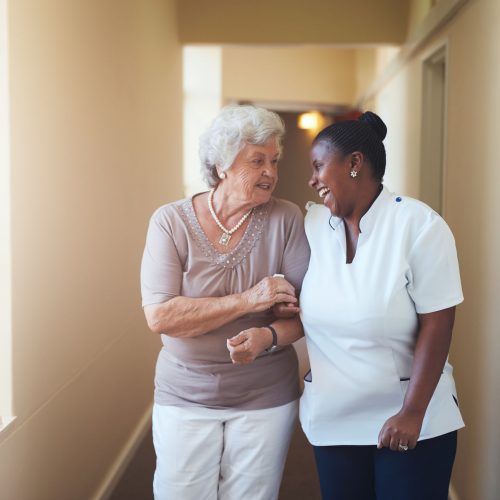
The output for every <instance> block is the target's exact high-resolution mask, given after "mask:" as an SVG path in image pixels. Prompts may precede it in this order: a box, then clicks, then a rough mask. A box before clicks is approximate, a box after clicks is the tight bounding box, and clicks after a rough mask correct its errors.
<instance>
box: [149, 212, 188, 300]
mask: <svg viewBox="0 0 500 500" xmlns="http://www.w3.org/2000/svg"><path fill="white" fill-rule="evenodd" d="M182 272H183V271H182V263H181V260H180V258H179V254H178V252H177V248H176V246H175V243H174V239H173V235H172V230H171V228H170V225H169V224H168V218H167V217H166V215H165V214H163V215H162V216H161V217H160V214H159V212H158V211H157V212H155V214H154V215H153V216H152V217H151V220H150V222H149V228H148V234H147V237H146V246H145V248H144V254H143V257H142V265H141V293H142V306H143V307H144V306H147V305H150V304H160V303H162V302H166V301H167V300H170V299H172V298H174V297H176V296H178V295H180V291H181V286H182Z"/></svg>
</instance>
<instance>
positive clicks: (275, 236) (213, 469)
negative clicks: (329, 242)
mask: <svg viewBox="0 0 500 500" xmlns="http://www.w3.org/2000/svg"><path fill="white" fill-rule="evenodd" d="M283 134H284V127H283V124H282V121H281V119H280V118H279V117H278V116H277V115H276V114H275V113H272V112H270V111H267V110H264V109H261V108H256V107H253V106H231V107H226V108H224V109H223V110H222V111H221V113H220V114H219V115H218V116H217V117H216V119H215V120H214V122H213V123H212V125H211V126H210V128H209V129H208V131H207V132H206V133H205V134H204V135H203V137H202V138H201V146H200V157H201V162H202V165H203V172H204V176H205V180H206V181H207V183H208V185H209V187H210V188H211V189H210V191H208V192H204V193H199V194H196V195H195V196H193V197H190V198H187V199H184V200H180V201H177V202H174V203H170V204H168V205H165V206H163V207H161V208H159V209H158V210H156V212H155V213H154V214H153V216H152V218H151V221H150V225H149V230H148V235H147V241H146V247H145V250H144V257H143V262H142V271H141V284H142V297H143V307H144V312H145V315H146V319H147V322H148V325H149V327H150V329H151V330H152V331H153V332H155V333H158V334H161V338H162V342H163V348H162V350H161V352H160V354H159V357H158V363H157V367H156V377H155V405H154V410H153V440H154V445H155V449H156V454H157V468H156V472H155V477H154V494H155V498H156V499H157V500H158V499H174V498H176V499H182V500H190V499H193V500H199V499H201V498H204V499H217V498H218V499H228V500H229V499H231V500H233V499H236V498H251V499H252V500H257V499H262V500H264V499H269V500H270V499H275V498H277V495H278V490H279V486H280V481H281V475H282V471H283V467H284V462H285V457H286V453H287V449H288V445H289V441H290V436H291V432H292V428H293V425H294V421H295V417H296V413H297V406H298V403H297V398H298V395H299V389H298V385H297V358H296V355H295V352H294V350H293V348H292V347H291V346H286V345H287V344H289V343H290V341H291V340H290V339H295V338H297V337H298V336H300V334H301V327H300V325H299V324H298V322H297V321H296V320H294V319H293V316H295V315H296V313H297V312H298V307H297V298H296V293H297V291H298V290H299V288H300V285H301V283H302V278H303V276H304V273H305V270H306V267H307V263H308V259H309V247H308V244H307V240H306V238H305V234H304V230H303V222H302V215H301V213H300V211H299V209H298V208H297V207H296V206H295V205H293V204H292V203H289V202H287V201H283V200H279V199H275V198H273V197H272V193H273V191H274V189H275V187H276V183H277V181H278V161H279V158H280V155H281V139H282V137H283ZM277 274H278V275H279V276H275V275H277ZM278 317H280V318H281V319H278ZM287 318H291V319H287ZM283 346H285V347H283Z"/></svg>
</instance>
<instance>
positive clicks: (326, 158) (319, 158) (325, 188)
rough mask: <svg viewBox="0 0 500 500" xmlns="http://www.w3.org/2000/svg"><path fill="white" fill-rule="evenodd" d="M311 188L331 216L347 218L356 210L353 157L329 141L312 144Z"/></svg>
mask: <svg viewBox="0 0 500 500" xmlns="http://www.w3.org/2000/svg"><path fill="white" fill-rule="evenodd" d="M311 166H312V175H311V179H310V180H309V186H310V187H311V188H312V189H314V190H315V191H317V193H318V194H319V196H320V198H322V199H323V203H324V205H325V206H326V207H328V208H329V209H330V212H331V213H332V215H335V216H336V217H342V218H343V217H345V216H346V215H348V214H350V212H351V211H352V209H353V207H354V202H355V196H356V193H355V191H354V188H355V183H353V182H352V178H351V176H350V171H351V166H352V163H351V155H350V154H347V155H344V154H342V153H341V152H340V151H339V150H337V149H336V148H335V147H334V146H333V145H331V144H330V143H329V142H326V141H319V142H316V143H315V144H313V147H312V149H311Z"/></svg>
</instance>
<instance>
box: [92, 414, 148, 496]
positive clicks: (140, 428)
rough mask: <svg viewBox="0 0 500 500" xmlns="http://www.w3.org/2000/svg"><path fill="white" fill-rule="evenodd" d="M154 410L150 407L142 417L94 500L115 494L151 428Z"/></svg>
mask: <svg viewBox="0 0 500 500" xmlns="http://www.w3.org/2000/svg"><path fill="white" fill-rule="evenodd" d="M152 409H153V407H152V406H150V407H148V409H147V410H146V411H145V413H144V415H143V416H142V417H141V419H140V421H139V423H138V424H137V426H136V428H135V429H134V431H133V432H132V434H131V436H130V437H129V439H128V440H127V442H126V443H125V445H124V446H123V448H122V450H121V451H120V453H119V455H118V457H117V458H116V460H115V462H114V463H113V464H112V465H111V467H110V468H109V471H108V473H107V474H106V476H105V477H104V479H103V481H102V482H101V484H100V485H99V488H98V489H97V491H96V493H95V494H94V496H93V497H92V500H107V499H108V498H109V497H110V496H111V493H113V490H114V489H115V487H116V485H117V484H118V481H119V480H120V478H121V477H122V475H123V473H124V472H125V469H126V468H127V466H128V464H129V463H130V461H131V460H132V458H133V457H134V454H135V452H136V451H137V448H138V447H139V445H140V444H141V443H142V440H143V439H144V437H145V436H146V434H147V433H148V431H149V429H150V427H151V412H152Z"/></svg>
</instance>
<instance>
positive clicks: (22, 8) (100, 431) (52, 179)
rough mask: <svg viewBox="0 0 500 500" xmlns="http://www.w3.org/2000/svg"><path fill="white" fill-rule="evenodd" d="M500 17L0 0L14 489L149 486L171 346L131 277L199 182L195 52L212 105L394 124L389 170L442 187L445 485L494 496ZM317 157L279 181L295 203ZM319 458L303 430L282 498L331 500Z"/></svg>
mask: <svg viewBox="0 0 500 500" xmlns="http://www.w3.org/2000/svg"><path fill="white" fill-rule="evenodd" d="M498 26H500V1H498V0H380V1H379V2H372V1H369V0H351V1H350V2H344V1H341V0H332V1H328V2H326V1H324V0H298V1H296V2H288V1H286V0H273V1H266V0H254V2H251V3H249V2H235V1H234V0H214V1H210V2H200V1H199V0H149V1H148V2H144V1H143V0H110V1H108V2H102V1H100V0H74V1H72V2H68V1H67V0H44V1H43V2H32V1H31V0H0V497H2V500H3V498H5V499H6V500H67V499H71V500H89V499H90V500H106V499H107V498H110V497H111V495H112V494H113V491H114V497H113V498H114V499H115V500H119V499H123V500H126V499H128V498H130V499H131V498H132V497H133V496H134V495H139V498H142V497H141V495H143V494H145V495H149V494H150V492H149V491H150V489H149V482H150V477H151V473H152V469H153V467H154V464H153V461H154V458H153V454H152V449H151V445H150V440H149V439H148V438H147V437H145V436H147V432H148V427H149V421H150V415H149V414H150V408H151V403H152V390H153V387H152V386H153V373H154V367H155V362H156V358H157V354H158V350H159V348H160V342H159V339H158V338H157V337H155V336H154V335H153V334H151V332H149V331H148V328H147V325H146V323H145V321H144V315H143V312H142V310H141V307H140V291H139V276H138V275H139V268H140V261H141V255H142V251H143V248H144V237H145V234H146V229H147V224H148V220H149V217H150V216H151V213H153V211H154V210H155V209H156V208H157V207H159V206H161V205H163V204H165V203H168V202H171V201H173V200H178V199H180V198H182V197H183V196H184V195H185V192H186V182H185V178H184V174H183V168H184V166H185V162H186V159H187V158H188V157H189V155H188V154H186V151H185V150H184V148H183V143H184V138H185V137H186V136H187V135H188V131H186V130H185V123H186V120H185V115H184V109H183V105H184V102H185V100H186V98H187V95H186V88H185V84H186V81H185V80H186V79H185V75H184V74H183V69H184V66H183V64H184V63H183V53H184V50H185V49H186V47H205V48H206V47H210V48H212V49H213V51H214V53H216V54H217V57H218V66H217V70H216V73H213V72H212V71H207V72H206V73H205V75H209V76H210V79H211V80H214V81H216V82H217V85H218V87H217V89H216V92H214V95H215V101H216V108H217V109H218V107H220V106H222V105H224V104H227V103H233V102H253V103H256V104H260V105H264V106H267V107H269V108H271V109H275V110H278V111H280V112H283V113H288V114H289V115H290V116H292V114H294V113H295V114H296V113H302V112H303V111H317V112H320V113H325V115H326V114H328V113H330V112H332V113H341V112H345V113H347V112H351V111H353V110H356V109H360V110H367V109H371V110H374V111H376V112H377V113H378V114H380V115H381V116H382V117H383V119H384V121H385V123H386V124H387V127H388V130H389V131H390V133H389V134H388V136H387V139H386V142H385V144H386V149H387V159H388V168H387V174H386V176H385V179H384V183H385V184H386V185H387V186H388V187H389V188H390V190H391V191H394V192H398V193H401V194H402V195H408V196H411V197H415V198H424V197H425V196H426V194H429V193H430V195H431V197H434V198H433V199H435V200H437V202H436V203H438V204H439V205H440V207H439V209H440V210H441V212H442V214H443V216H444V218H445V219H446V221H447V223H448V224H449V226H450V228H451V229H452V232H453V234H454V236H455V240H456V246H457V249H458V255H459V261H460V271H461V278H462V286H463V290H464V295H465V302H464V303H463V304H462V305H460V307H459V308H458V309H457V316H456V321H455V327H454V339H453V343H452V349H451V352H450V360H451V363H452V364H453V366H454V369H455V372H454V376H455V380H456V382H457V387H458V393H459V400H460V408H461V411H462V413H463V416H464V420H465V422H466V428H465V429H464V430H462V431H461V432H460V437H459V439H460V445H459V449H458V454H457V458H456V462H455V468H454V474H453V477H452V490H451V493H450V498H452V500H498V492H500V475H499V474H498V471H499V470H500V433H499V432H497V431H496V429H497V428H498V422H499V421H500V391H498V388H497V382H498V380H500V364H499V363H498V356H499V353H500V336H499V335H498V334H499V326H498V325H499V324H500V309H499V307H498V298H499V297H500V262H499V260H498V255H500V235H499V234H498V231H497V228H498V214H499V213H500V169H499V168H498V165H497V164H498V158H497V157H498V151H497V150H498V131H499V130H500V93H499V92H498V89H499V88H500V64H499V63H500V56H499V51H498V47H500V31H499V30H498ZM206 79H207V80H208V76H207V77H206ZM200 81H201V83H203V81H204V80H203V75H202V78H201V80H200V79H198V82H200ZM434 84H436V85H438V88H439V92H438V93H439V94H440V97H438V98H437V99H436V96H435V95H434V97H432V95H431V94H432V92H429V88H433V87H432V86H433V85H434ZM434 88H436V87H434ZM214 95H212V96H211V97H214ZM191 97H193V96H191ZM198 97H200V96H199V95H194V98H198ZM194 102H195V106H194V108H195V109H196V110H198V111H200V112H201V110H202V106H201V105H199V104H198V101H196V99H195V101H194ZM435 103H438V104H437V105H435ZM429 110H430V111H435V112H436V115H439V120H440V124H439V127H437V128H436V129H432V130H438V132H434V131H433V132H430V131H431V127H430V125H432V124H434V122H435V118H434V116H435V115H433V114H432V113H430V112H429ZM208 114H210V113H208ZM206 115H207V113H205V116H204V118H203V119H206V117H207V116H206ZM195 118H196V117H195ZM290 120H292V118H290ZM293 120H295V118H294V119H293ZM199 121H200V122H201V119H199ZM290 123H291V122H290ZM300 133H301V134H303V135H302V136H300V137H301V138H300V141H302V140H304V138H306V139H308V138H307V137H306V135H305V134H306V133H308V132H304V131H301V132H300ZM294 134H295V135H294ZM297 134H299V132H297V131H293V133H291V134H290V137H294V138H295V139H296V138H297V137H299V136H298V135H297ZM295 139H294V141H295V143H294V145H296V143H298V142H299V140H298V139H297V140H295ZM308 140H309V139H308ZM304 142H307V141H304ZM436 143H438V144H439V146H436ZM195 149H196V146H193V147H191V148H190V151H191V152H192V154H193V156H194V157H195V156H196V150H195ZM288 151H289V155H290V157H294V156H297V157H298V153H296V150H295V149H293V148H292V147H288ZM286 161H288V160H287V157H286V151H285V158H284V163H283V165H285V162H286ZM434 161H435V162H436V163H434ZM303 163H305V161H304V160H303V159H302V160H299V161H298V165H294V166H293V167H290V170H289V171H288V172H289V176H288V178H287V175H286V173H287V171H286V170H285V171H283V172H280V176H281V179H282V181H283V182H282V185H281V186H280V188H279V189H285V190H286V193H285V194H283V193H280V195H281V196H286V197H293V196H295V195H297V200H301V201H300V203H301V204H302V203H303V199H304V197H306V196H308V195H307V194H305V193H304V192H303V191H301V189H300V188H299V187H297V186H298V185H301V186H302V185H303V184H304V183H303V182H302V181H301V180H299V179H302V177H301V175H302V173H301V168H302V164H303ZM431 163H432V164H431ZM290 165H291V163H290ZM191 167H192V169H194V170H195V171H197V170H198V165H191ZM305 168H307V167H305ZM292 172H293V173H292ZM305 189H307V188H305ZM299 191H301V192H300V193H299ZM292 192H293V193H294V194H293V196H292V194H288V193H292ZM426 199H427V198H426ZM302 354H303V358H302V363H303V364H304V363H307V359H306V357H305V355H304V352H302ZM137 449H138V450H139V452H138V454H137V460H132V461H131V462H130V460H131V458H132V457H133V456H134V453H135V450H137ZM129 462H130V467H129V469H128V470H127V473H126V474H125V475H123V472H124V470H125V469H126V467H127V464H129ZM312 465H313V460H312V455H311V452H310V448H309V447H308V446H307V444H306V443H305V442H304V439H303V436H301V434H300V433H298V434H296V436H295V440H294V443H293V446H292V450H291V452H290V456H289V462H288V464H287V470H286V473H285V476H286V477H285V481H284V483H283V488H282V499H283V500H293V499H294V498H297V499H299V498H307V499H308V500H309V499H315V498H318V496H317V495H318V490H317V482H316V479H315V475H314V474H315V472H314V467H312ZM120 478H122V480H121V482H120V481H119V480H120ZM304 491H306V492H307V496H300V495H303V492H304ZM134 492H138V493H137V494H136V493H134ZM143 492H146V493H143ZM148 492H149V493H148ZM127 495H129V496H127ZM315 495H316V496H315ZM136 498H137V496H136ZM144 498H146V497H144Z"/></svg>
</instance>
